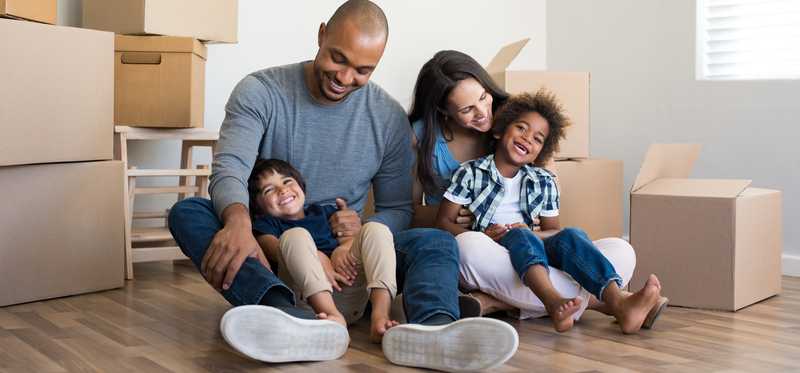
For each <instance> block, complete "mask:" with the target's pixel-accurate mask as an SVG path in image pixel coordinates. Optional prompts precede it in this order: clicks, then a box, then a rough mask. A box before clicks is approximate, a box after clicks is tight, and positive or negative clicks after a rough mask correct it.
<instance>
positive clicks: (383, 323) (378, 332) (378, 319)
mask: <svg viewBox="0 0 800 373" xmlns="http://www.w3.org/2000/svg"><path fill="white" fill-rule="evenodd" d="M399 324H400V323H398V322H397V321H394V320H391V319H389V317H388V316H385V315H375V314H373V315H372V322H371V323H370V327H369V340H370V341H371V342H372V343H381V340H382V339H383V335H384V334H385V333H386V331H387V330H389V329H391V328H393V327H395V326H397V325H399Z"/></svg>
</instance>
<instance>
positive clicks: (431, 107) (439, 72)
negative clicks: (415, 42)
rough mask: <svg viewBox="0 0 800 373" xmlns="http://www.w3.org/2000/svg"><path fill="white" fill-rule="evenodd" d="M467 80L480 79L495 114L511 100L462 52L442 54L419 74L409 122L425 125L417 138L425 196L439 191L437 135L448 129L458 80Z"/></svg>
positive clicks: (418, 159)
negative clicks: (435, 160) (446, 124)
mask: <svg viewBox="0 0 800 373" xmlns="http://www.w3.org/2000/svg"><path fill="white" fill-rule="evenodd" d="M468 78H474V79H475V80H477V81H478V83H480V84H481V85H482V86H483V88H484V89H486V91H487V92H489V94H491V95H492V99H493V102H492V111H493V112H494V111H495V110H497V108H498V107H500V106H501V105H502V104H503V103H504V102H505V101H506V100H507V99H508V93H506V92H505V91H503V90H502V89H501V88H500V87H498V86H497V84H495V82H494V81H493V80H492V78H491V77H490V76H489V73H487V72H486V70H485V69H484V68H483V67H482V66H481V65H480V64H479V63H478V62H477V61H475V59H473V58H472V57H470V56H468V55H466V54H464V53H462V52H459V51H454V50H444V51H440V52H438V53H436V54H435V55H434V56H433V58H431V59H430V61H428V62H426V63H425V65H423V66H422V69H420V71H419V76H418V77H417V84H416V85H415V86H414V101H413V102H412V103H411V112H410V114H409V115H408V119H409V121H410V122H411V123H412V124H413V123H414V122H416V121H417V120H420V119H422V120H423V123H424V129H425V131H424V135H423V137H422V138H421V139H417V141H418V142H417V178H418V179H419V181H420V183H421V184H422V188H423V190H424V191H425V193H428V194H436V193H437V192H438V191H437V185H436V183H435V181H434V171H433V160H432V159H433V147H434V145H435V144H436V135H437V134H438V133H440V131H443V130H445V128H443V124H444V121H445V117H446V114H447V109H446V103H447V97H448V96H449V95H450V92H451V91H452V90H453V88H455V86H456V85H457V84H458V82H459V81H462V80H464V79H468Z"/></svg>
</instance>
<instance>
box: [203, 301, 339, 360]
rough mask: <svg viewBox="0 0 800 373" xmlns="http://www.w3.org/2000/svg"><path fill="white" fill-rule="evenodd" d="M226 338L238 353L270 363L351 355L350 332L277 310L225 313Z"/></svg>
mask: <svg viewBox="0 0 800 373" xmlns="http://www.w3.org/2000/svg"><path fill="white" fill-rule="evenodd" d="M219 328H220V331H221V332H222V337H223V338H225V341H226V342H228V344H229V345H231V347H233V348H234V349H236V351H239V352H241V353H242V354H244V355H245V356H247V357H250V358H252V359H256V360H261V361H266V362H270V363H281V362H287V361H322V360H333V359H338V358H339V357H341V356H342V355H344V353H345V351H347V345H348V344H349V343H350V336H349V335H348V334H347V328H345V327H344V326H342V325H341V324H338V323H336V322H333V321H329V320H304V319H298V318H296V317H293V316H291V315H289V314H287V313H285V312H283V311H281V310H279V309H277V308H274V307H267V306H260V305H249V306H239V307H234V308H231V309H230V310H228V312H225V315H223V316H222V320H221V321H220V323H219Z"/></svg>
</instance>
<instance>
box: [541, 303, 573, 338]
mask: <svg viewBox="0 0 800 373" xmlns="http://www.w3.org/2000/svg"><path fill="white" fill-rule="evenodd" d="M545 308H546V309H547V313H548V314H550V319H552V320H553V327H554V328H555V329H556V331H557V332H559V333H563V332H566V331H567V330H570V329H572V324H573V323H574V320H573V319H572V315H574V314H575V312H578V310H580V309H581V299H580V298H572V299H562V300H561V302H558V303H554V304H552V305H551V306H545Z"/></svg>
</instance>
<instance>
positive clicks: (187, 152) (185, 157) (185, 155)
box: [178, 141, 194, 201]
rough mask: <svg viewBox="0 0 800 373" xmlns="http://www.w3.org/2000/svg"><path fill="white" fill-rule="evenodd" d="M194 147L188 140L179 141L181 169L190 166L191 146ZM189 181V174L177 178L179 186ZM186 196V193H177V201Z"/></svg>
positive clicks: (185, 184) (186, 184) (187, 183)
mask: <svg viewBox="0 0 800 373" xmlns="http://www.w3.org/2000/svg"><path fill="white" fill-rule="evenodd" d="M193 147H194V145H193V144H191V143H190V142H188V141H181V169H184V170H185V169H188V168H191V167H192V148H193ZM189 183H190V179H189V176H181V177H179V178H178V185H179V186H188V185H189ZM186 197H187V194H186V193H179V194H178V201H180V200H182V199H184V198H186Z"/></svg>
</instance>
